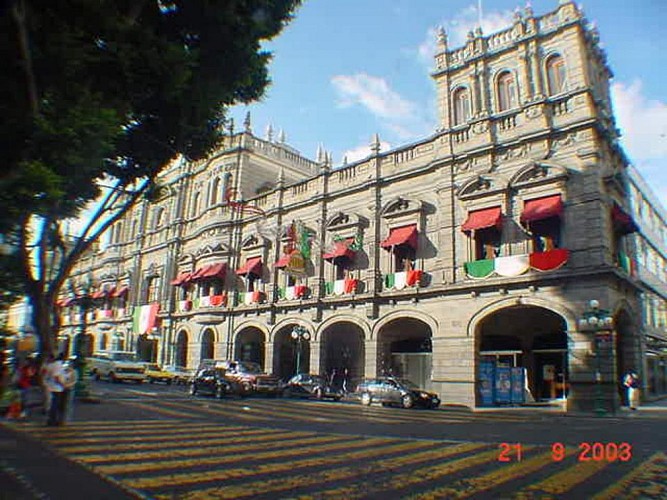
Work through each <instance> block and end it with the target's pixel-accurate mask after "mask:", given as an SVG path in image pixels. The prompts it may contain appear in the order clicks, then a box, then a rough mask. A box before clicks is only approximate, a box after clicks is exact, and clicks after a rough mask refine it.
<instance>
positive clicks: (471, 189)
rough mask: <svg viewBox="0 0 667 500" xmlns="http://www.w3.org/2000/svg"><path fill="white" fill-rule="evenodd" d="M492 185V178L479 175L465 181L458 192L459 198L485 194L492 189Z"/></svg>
mask: <svg viewBox="0 0 667 500" xmlns="http://www.w3.org/2000/svg"><path fill="white" fill-rule="evenodd" d="M492 185H493V183H492V181H491V178H489V177H483V176H481V175H478V176H476V177H473V178H472V179H470V180H469V181H467V182H466V183H464V184H463V186H461V188H460V189H459V191H458V193H457V194H458V197H459V198H468V197H472V196H479V195H483V194H485V193H487V192H488V191H490V189H491V187H492Z"/></svg>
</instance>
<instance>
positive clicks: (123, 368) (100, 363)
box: [88, 351, 146, 384]
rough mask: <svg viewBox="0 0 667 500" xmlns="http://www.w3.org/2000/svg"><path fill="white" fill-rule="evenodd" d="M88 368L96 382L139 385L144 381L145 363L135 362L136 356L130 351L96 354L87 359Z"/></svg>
mask: <svg viewBox="0 0 667 500" xmlns="http://www.w3.org/2000/svg"><path fill="white" fill-rule="evenodd" d="M88 368H89V371H90V374H91V375H92V376H93V377H94V378H95V379H96V380H100V379H101V378H105V379H108V380H109V381H111V382H122V381H128V382H136V383H138V384H141V383H143V381H144V380H145V379H146V377H145V372H146V365H145V363H143V362H140V361H137V359H136V354H135V353H133V352H130V351H106V352H96V353H94V354H93V355H92V356H90V357H89V358H88Z"/></svg>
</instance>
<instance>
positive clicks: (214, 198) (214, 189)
mask: <svg viewBox="0 0 667 500" xmlns="http://www.w3.org/2000/svg"><path fill="white" fill-rule="evenodd" d="M219 190H220V177H216V178H215V179H213V182H212V183H211V202H210V203H209V205H215V204H216V203H218V191H219Z"/></svg>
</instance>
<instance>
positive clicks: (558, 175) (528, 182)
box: [510, 163, 569, 188]
mask: <svg viewBox="0 0 667 500" xmlns="http://www.w3.org/2000/svg"><path fill="white" fill-rule="evenodd" d="M568 177H569V173H568V171H567V169H565V168H564V167H561V166H559V165H553V164H547V163H532V164H530V165H527V166H525V167H523V168H522V169H520V170H519V171H518V172H517V173H516V174H515V175H514V176H513V177H512V179H511V180H510V187H512V188H521V187H526V186H532V185H536V184H546V183H551V182H556V181H562V180H567V178H568Z"/></svg>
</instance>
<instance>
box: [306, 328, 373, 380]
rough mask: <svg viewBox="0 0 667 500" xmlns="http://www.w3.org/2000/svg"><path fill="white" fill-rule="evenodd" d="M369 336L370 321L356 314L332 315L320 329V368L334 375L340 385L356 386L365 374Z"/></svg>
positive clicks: (320, 370) (322, 372)
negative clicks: (365, 321)
mask: <svg viewBox="0 0 667 500" xmlns="http://www.w3.org/2000/svg"><path fill="white" fill-rule="evenodd" d="M369 336H370V329H369V328H368V325H366V324H365V323H364V322H363V321H360V319H359V318H357V317H355V316H352V315H343V316H337V317H334V318H330V319H329V320H328V321H327V322H326V323H325V324H323V325H321V326H320V328H319V329H318V338H319V340H320V355H319V360H320V366H319V367H318V372H319V373H321V374H323V375H324V374H325V375H327V376H328V377H330V380H332V381H333V383H334V385H335V386H337V387H338V388H340V389H343V390H346V391H351V390H353V388H354V387H356V384H357V383H358V382H360V381H361V380H362V379H363V378H364V377H365V373H366V366H365V352H366V343H365V341H366V339H368V338H369Z"/></svg>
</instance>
